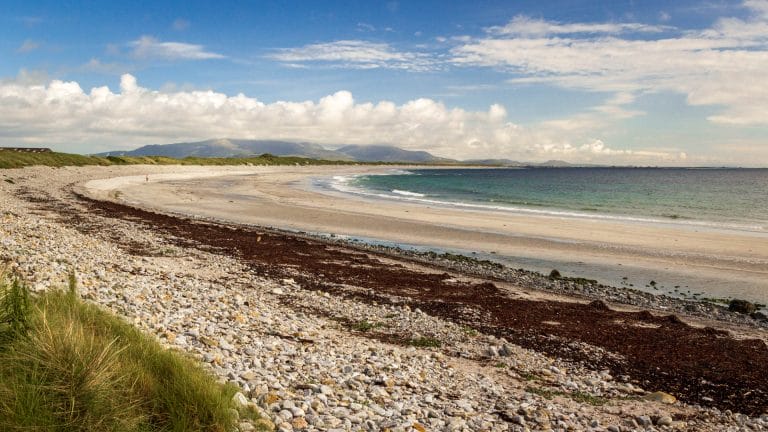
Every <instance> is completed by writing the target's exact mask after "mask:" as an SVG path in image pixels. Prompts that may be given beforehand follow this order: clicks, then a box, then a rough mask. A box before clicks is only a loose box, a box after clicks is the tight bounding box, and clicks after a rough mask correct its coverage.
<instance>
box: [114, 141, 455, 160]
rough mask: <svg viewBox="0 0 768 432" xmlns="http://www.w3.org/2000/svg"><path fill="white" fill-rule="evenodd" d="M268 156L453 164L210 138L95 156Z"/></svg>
mask: <svg viewBox="0 0 768 432" xmlns="http://www.w3.org/2000/svg"><path fill="white" fill-rule="evenodd" d="M264 153H269V154H272V155H275V156H299V157H306V158H313V159H327V160H339V161H356V162H413V163H436V162H448V163H450V162H456V161H454V160H452V159H446V158H441V157H437V156H434V155H432V154H430V153H428V152H425V151H412V150H404V149H401V148H399V147H395V146H388V145H346V146H343V147H340V148H338V149H336V150H330V149H327V148H325V147H323V146H321V145H320V144H315V143H308V142H291V141H274V140H246V139H228V138H222V139H211V140H205V141H197V142H184V143H174V144H151V145H146V146H143V147H139V148H137V149H135V150H129V151H110V152H105V153H100V154H99V156H167V157H172V158H185V157H189V156H194V157H248V156H259V155H262V154H264Z"/></svg>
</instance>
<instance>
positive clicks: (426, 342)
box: [408, 336, 443, 348]
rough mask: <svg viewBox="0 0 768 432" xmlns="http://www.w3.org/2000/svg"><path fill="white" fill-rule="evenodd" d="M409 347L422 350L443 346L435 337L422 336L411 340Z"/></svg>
mask: <svg viewBox="0 0 768 432" xmlns="http://www.w3.org/2000/svg"><path fill="white" fill-rule="evenodd" d="M408 345H412V346H415V347H421V348H440V347H441V346H442V345H443V344H442V343H440V341H439V340H437V339H435V338H433V337H426V336H422V337H418V338H415V339H411V340H409V341H408Z"/></svg>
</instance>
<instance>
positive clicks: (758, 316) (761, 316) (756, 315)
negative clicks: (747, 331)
mask: <svg viewBox="0 0 768 432" xmlns="http://www.w3.org/2000/svg"><path fill="white" fill-rule="evenodd" d="M750 316H751V317H752V318H753V319H756V320H758V321H768V315H766V314H765V312H763V311H757V312H753V313H752V314H751V315H750Z"/></svg>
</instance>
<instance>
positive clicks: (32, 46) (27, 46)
mask: <svg viewBox="0 0 768 432" xmlns="http://www.w3.org/2000/svg"><path fill="white" fill-rule="evenodd" d="M38 48H40V43H39V42H35V41H33V40H31V39H27V40H25V41H24V42H23V43H22V44H21V45H20V46H19V47H18V48H16V52H18V53H28V52H32V51H34V50H36V49H38Z"/></svg>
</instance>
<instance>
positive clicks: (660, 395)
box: [643, 391, 677, 404]
mask: <svg viewBox="0 0 768 432" xmlns="http://www.w3.org/2000/svg"><path fill="white" fill-rule="evenodd" d="M643 399H645V400H647V401H653V402H661V403H665V404H673V403H675V402H677V398H676V397H674V396H672V395H671V394H669V393H664V392H661V391H657V392H653V393H648V394H647V395H645V396H643Z"/></svg>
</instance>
